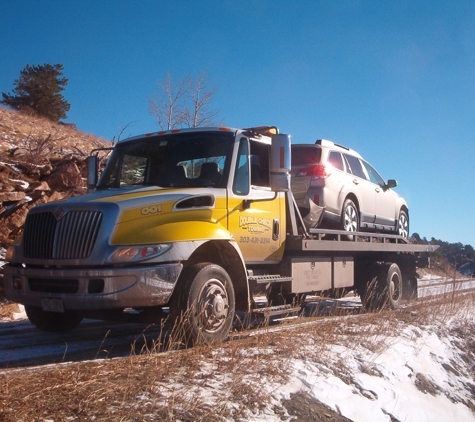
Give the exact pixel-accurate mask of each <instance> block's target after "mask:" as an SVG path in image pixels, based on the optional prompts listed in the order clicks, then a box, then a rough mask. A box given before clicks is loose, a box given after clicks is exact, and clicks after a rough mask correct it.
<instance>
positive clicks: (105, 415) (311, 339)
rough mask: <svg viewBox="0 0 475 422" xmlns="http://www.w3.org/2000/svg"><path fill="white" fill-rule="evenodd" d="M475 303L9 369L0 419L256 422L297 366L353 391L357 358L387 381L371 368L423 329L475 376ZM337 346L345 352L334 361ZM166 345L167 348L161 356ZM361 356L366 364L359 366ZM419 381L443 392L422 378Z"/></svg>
mask: <svg viewBox="0 0 475 422" xmlns="http://www.w3.org/2000/svg"><path fill="white" fill-rule="evenodd" d="M474 299H475V298H474V297H473V296H470V295H469V296H467V295H465V296H462V295H460V296H458V297H456V298H455V299H454V298H445V299H439V300H438V301H434V300H432V301H421V302H420V303H417V304H415V305H414V306H411V307H408V308H406V309H402V310H398V311H384V312H380V313H375V314H363V315H349V316H346V317H331V318H324V319H321V318H320V319H314V320H313V322H312V323H309V321H308V319H305V320H303V321H302V322H303V323H302V324H300V325H298V326H292V327H289V328H288V329H285V330H283V331H279V332H272V331H271V329H270V328H269V329H268V330H266V329H265V328H264V329H263V330H261V331H260V332H259V334H258V335H254V336H250V337H246V338H238V339H236V340H233V341H230V342H227V343H225V344H222V345H219V346H200V347H195V348H192V349H186V350H173V349H174V348H175V343H174V342H171V343H168V345H167V344H164V343H162V342H161V340H159V339H157V342H156V343H155V344H154V345H153V347H151V349H150V350H143V351H142V352H143V354H141V355H130V356H129V357H128V358H120V359H111V360H98V361H89V362H79V363H72V364H62V365H52V366H46V367H37V368H33V369H21V370H9V371H5V372H3V373H2V374H0V421H40V420H41V421H43V420H53V421H68V420H70V421H83V420H84V421H85V420H88V421H89V420H94V421H111V420H114V421H138V420H140V421H147V420H160V421H176V420H180V421H209V420H213V421H219V420H223V421H224V420H249V418H250V417H252V415H253V414H254V415H256V414H259V412H260V411H261V410H262V407H263V406H265V405H266V404H268V403H269V402H270V400H271V397H272V393H273V390H272V386H275V385H285V383H286V382H287V381H288V374H289V372H290V366H291V362H292V360H293V359H296V358H300V359H302V360H304V361H305V362H307V363H308V364H309V365H313V366H316V367H318V368H320V370H321V371H323V372H325V371H327V372H329V373H331V374H332V375H335V376H338V377H339V378H340V379H341V380H343V381H344V382H345V383H347V384H350V383H354V382H353V381H352V378H351V368H349V366H348V365H349V364H348V361H349V357H350V355H351V356H352V357H353V358H355V359H356V360H359V365H360V370H361V371H363V372H365V373H368V374H370V375H373V376H374V375H376V376H382V375H381V374H380V373H379V369H378V367H377V365H374V364H373V361H374V359H375V358H376V357H377V356H379V355H380V354H381V353H382V352H383V351H384V350H385V349H387V348H388V347H389V346H390V345H391V344H393V343H395V342H397V341H399V340H400V337H401V335H402V332H403V331H404V330H405V328H406V327H407V326H408V323H410V324H411V326H415V327H417V328H416V329H414V330H413V331H412V333H413V334H412V335H413V336H415V337H417V336H419V335H420V333H421V332H422V331H423V330H434V331H435V332H437V333H438V334H440V335H441V334H444V335H450V336H451V338H453V339H454V345H455V346H456V347H457V348H458V349H459V350H460V352H461V353H463V354H464V361H465V362H467V367H466V368H461V367H456V366H455V365H452V366H451V368H450V369H451V370H453V371H460V372H461V373H462V372H464V371H465V372H466V371H467V368H472V371H473V367H475V340H473V339H474V335H473V334H474V331H475V326H474V322H473V319H472V318H470V317H469V313H470V312H471V309H473V304H474ZM449 321H450V324H449ZM405 335H406V338H407V333H405ZM175 340H176V339H175ZM409 340H410V339H409ZM339 346H341V351H342V353H340V354H336V353H335V350H339V349H338V348H339ZM164 347H166V348H168V350H167V351H165V352H162V353H158V352H157V351H158V350H160V349H163V348H164ZM362 350H364V351H365V353H364V356H365V359H363V358H361V359H360V358H359V355H360V354H361V351H362ZM367 356H369V357H370V358H369V359H368V358H367ZM415 383H416V385H417V386H418V387H419V388H420V389H423V390H427V391H428V392H429V393H431V394H432V393H434V394H436V393H437V392H436V391H435V390H434V388H436V387H434V385H432V384H431V383H430V382H428V380H427V378H426V377H425V376H424V375H423V374H420V375H417V377H416V380H415ZM355 387H357V386H355ZM274 388H275V387H274ZM362 394H371V393H370V392H367V391H362ZM474 398H475V387H474ZM466 404H467V403H466ZM467 405H470V404H469V403H468V404H467ZM472 409H473V406H472ZM473 410H474V411H475V409H473ZM283 413H285V412H283Z"/></svg>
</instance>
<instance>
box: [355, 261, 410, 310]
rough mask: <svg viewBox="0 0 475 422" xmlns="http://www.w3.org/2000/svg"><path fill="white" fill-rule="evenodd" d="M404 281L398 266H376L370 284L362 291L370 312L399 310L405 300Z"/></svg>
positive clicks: (364, 301) (387, 264) (362, 296)
mask: <svg viewBox="0 0 475 422" xmlns="http://www.w3.org/2000/svg"><path fill="white" fill-rule="evenodd" d="M403 293H404V292H403V280H402V274H401V270H400V269H399V266H398V265H397V264H392V263H386V264H380V265H375V266H374V268H373V272H372V275H371V277H370V280H369V281H368V284H367V285H366V286H364V287H363V288H362V289H361V290H360V294H361V301H362V303H363V306H364V307H365V308H366V310H368V311H378V310H382V309H398V308H400V307H401V303H402V299H403Z"/></svg>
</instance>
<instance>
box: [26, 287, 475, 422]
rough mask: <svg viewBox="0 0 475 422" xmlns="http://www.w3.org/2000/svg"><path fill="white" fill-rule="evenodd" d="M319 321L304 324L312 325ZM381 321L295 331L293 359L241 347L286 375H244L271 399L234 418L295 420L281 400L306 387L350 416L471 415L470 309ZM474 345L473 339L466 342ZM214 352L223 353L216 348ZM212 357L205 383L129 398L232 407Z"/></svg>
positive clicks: (201, 369) (203, 369)
mask: <svg viewBox="0 0 475 422" xmlns="http://www.w3.org/2000/svg"><path fill="white" fill-rule="evenodd" d="M423 282H424V281H423ZM470 303H473V301H472V302H470ZM454 313H457V312H454ZM450 315H452V314H450ZM22 317H24V315H23V316H20V318H22ZM321 321H322V320H317V321H314V322H310V323H309V324H316V325H318V324H320V323H321ZM339 321H340V320H339ZM461 321H462V322H461ZM380 324H381V330H380V332H378V327H376V330H372V331H368V332H366V333H365V332H364V330H365V326H362V325H359V320H358V319H357V317H355V316H348V317H341V321H340V322H339V325H338V324H337V327H336V330H337V331H338V326H339V327H340V329H341V334H338V333H337V335H335V336H334V337H332V338H331V339H329V341H327V342H325V344H324V345H321V344H318V343H317V342H316V340H315V339H314V338H313V337H308V334H307V335H306V334H305V332H300V333H297V332H296V333H295V351H294V353H293V355H292V357H291V358H289V357H288V355H285V354H284V355H283V356H284V357H283V358H282V357H280V353H279V351H278V349H274V348H272V347H269V346H266V347H261V348H252V347H247V348H246V349H245V350H243V351H242V353H243V354H245V355H247V356H248V357H250V358H252V359H254V358H255V359H256V360H262V361H263V362H264V363H265V364H266V365H268V364H270V365H279V366H281V367H283V368H286V374H287V379H286V381H285V382H283V381H282V380H279V379H277V380H276V379H273V378H272V377H268V376H267V374H266V373H265V371H263V372H262V373H260V372H259V371H257V370H256V373H255V374H249V375H248V377H249V382H250V383H255V384H258V385H259V388H261V389H262V390H263V391H264V392H266V393H268V395H269V397H270V399H269V400H268V401H267V403H262V404H261V405H260V406H257V407H255V408H253V409H252V408H249V410H248V414H247V416H246V418H245V419H242V418H241V419H237V420H240V421H244V420H247V421H256V422H263V421H268V422H273V421H276V422H277V421H291V420H295V419H294V418H293V417H292V416H290V415H289V414H288V413H287V411H286V410H285V404H284V403H285V401H286V400H289V399H291V397H292V395H293V394H298V393H307V394H308V395H310V396H311V397H314V398H315V399H317V400H319V401H320V402H322V403H325V404H326V405H328V406H329V407H330V408H331V409H333V410H334V411H336V412H337V413H339V414H340V415H342V416H344V417H346V418H348V419H350V420H352V421H355V422H360V421H361V422H367V421H371V422H379V421H381V422H383V421H384V422H394V421H401V422H402V421H404V422H411V421H413V422H424V421H427V422H429V421H430V422H438V421H440V422H444V421H450V422H452V421H467V422H468V421H475V413H473V411H472V410H470V407H469V406H470V404H472V409H475V407H474V406H473V403H474V401H475V379H474V378H475V373H474V367H475V362H474V360H473V354H474V352H473V350H472V351H471V352H467V350H466V349H464V348H463V347H462V346H461V344H463V341H466V340H467V335H470V336H472V337H473V331H468V332H467V331H464V329H463V327H474V324H475V317H474V316H473V314H472V312H471V308H470V309H469V308H467V309H462V310H460V311H459V314H458V316H456V317H453V316H452V317H450V318H449V317H448V316H445V317H444V316H443V317H439V316H437V317H434V323H433V324H431V325H427V324H426V325H420V326H416V325H412V324H410V323H405V322H403V321H397V320H394V321H382V322H381V323H380ZM306 325H307V324H306ZM388 327H389V329H388ZM391 328H393V330H392V329H391ZM467 333H468V334H467ZM351 334H355V335H357V336H358V337H355V339H358V341H353V340H352V337H351ZM306 336H307V337H306ZM312 339H313V341H312ZM473 344H474V342H473V341H472V343H471V347H472V349H473ZM215 354H216V356H220V359H222V357H221V356H222V354H221V352H220V349H219V348H218V349H216V350H215ZM279 359H280V360H279ZM217 360H218V358H216V361H217ZM216 361H213V360H211V361H210V360H206V358H203V362H202V363H201V364H200V365H197V368H198V369H196V371H197V374H195V377H194V379H196V380H200V379H201V380H202V379H206V382H204V383H203V382H197V383H196V382H195V383H194V384H193V380H192V381H189V382H181V381H180V380H179V379H176V380H174V379H169V380H168V381H167V382H164V383H163V385H161V384H160V383H157V384H156V385H155V387H154V391H155V392H156V393H157V394H158V396H160V399H157V398H154V397H153V391H150V390H148V391H144V392H143V394H139V395H138V396H137V397H136V403H134V404H130V405H131V406H137V407H140V406H141V405H145V404H146V403H147V402H150V401H152V402H153V401H155V402H157V403H159V402H160V401H165V402H166V401H167V400H173V398H174V397H178V396H181V397H186V396H189V397H190V400H197V401H200V402H204V403H207V404H209V406H210V407H211V408H212V407H213V406H215V405H216V404H219V405H223V403H222V400H223V398H224V399H225V400H227V397H229V401H228V402H226V404H225V405H226V406H227V407H228V408H233V407H236V406H238V404H237V403H235V402H233V399H232V398H231V396H232V395H231V394H229V390H230V388H231V387H232V383H233V378H232V374H230V373H229V372H220V371H219V370H216ZM218 366H219V363H218ZM200 374H201V375H202V376H200ZM191 378H193V377H191ZM217 400H220V402H219V403H217ZM229 420H234V419H229ZM299 420H303V419H299Z"/></svg>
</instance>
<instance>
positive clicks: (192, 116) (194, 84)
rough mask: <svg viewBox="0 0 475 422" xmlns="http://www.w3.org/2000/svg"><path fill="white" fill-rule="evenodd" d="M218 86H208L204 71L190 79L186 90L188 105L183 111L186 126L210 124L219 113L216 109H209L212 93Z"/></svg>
mask: <svg viewBox="0 0 475 422" xmlns="http://www.w3.org/2000/svg"><path fill="white" fill-rule="evenodd" d="M217 89H218V87H217V86H213V87H209V85H208V81H207V80H206V73H205V72H203V73H202V75H201V76H199V77H197V78H196V80H193V79H190V87H189V91H188V100H189V107H187V112H186V113H185V123H186V125H187V126H188V127H201V126H211V125H213V124H214V123H215V120H214V119H215V118H216V117H217V116H218V114H219V110H218V109H216V108H215V109H211V108H210V105H211V102H212V101H213V97H214V94H215V93H216V91H217Z"/></svg>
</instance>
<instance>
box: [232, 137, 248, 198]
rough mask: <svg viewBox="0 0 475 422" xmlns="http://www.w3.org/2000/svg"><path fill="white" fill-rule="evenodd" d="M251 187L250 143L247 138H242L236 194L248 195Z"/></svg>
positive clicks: (234, 188)
mask: <svg viewBox="0 0 475 422" xmlns="http://www.w3.org/2000/svg"><path fill="white" fill-rule="evenodd" d="M249 187H250V186H249V143H248V141H247V138H241V141H240V143H239V151H238V157H237V163H236V171H235V173H234V184H233V192H234V193H235V194H236V195H247V194H248V193H249Z"/></svg>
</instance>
